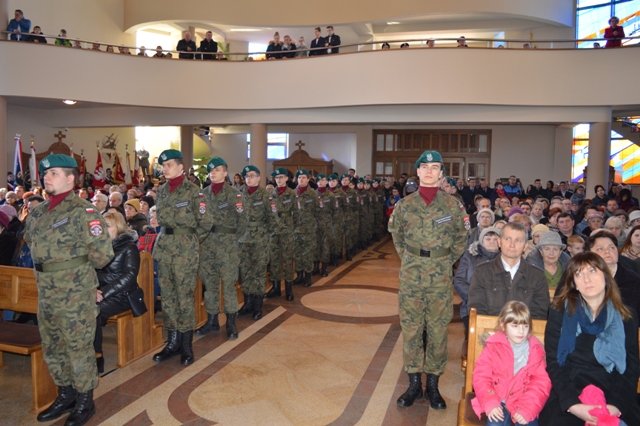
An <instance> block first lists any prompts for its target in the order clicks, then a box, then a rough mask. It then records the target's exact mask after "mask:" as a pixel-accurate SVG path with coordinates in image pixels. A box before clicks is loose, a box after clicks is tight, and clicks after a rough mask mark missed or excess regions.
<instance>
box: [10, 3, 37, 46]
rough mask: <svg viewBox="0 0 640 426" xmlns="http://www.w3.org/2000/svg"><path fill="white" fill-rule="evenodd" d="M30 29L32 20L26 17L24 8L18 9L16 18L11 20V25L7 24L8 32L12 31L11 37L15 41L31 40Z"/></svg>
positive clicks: (15, 13) (15, 14)
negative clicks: (23, 11)
mask: <svg viewBox="0 0 640 426" xmlns="http://www.w3.org/2000/svg"><path fill="white" fill-rule="evenodd" d="M30 29H31V21H30V20H28V19H27V18H25V17H24V13H22V10H20V9H16V10H15V12H14V18H13V19H12V20H10V21H9V25H7V32H8V33H11V36H10V37H9V38H10V39H11V40H14V41H27V40H29V30H30ZM23 34H24V35H23Z"/></svg>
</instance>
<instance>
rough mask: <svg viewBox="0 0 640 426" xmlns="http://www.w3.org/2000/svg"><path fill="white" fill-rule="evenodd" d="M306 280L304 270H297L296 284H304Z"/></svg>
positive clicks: (294, 281)
mask: <svg viewBox="0 0 640 426" xmlns="http://www.w3.org/2000/svg"><path fill="white" fill-rule="evenodd" d="M303 281H304V271H296V279H295V280H293V283H294V284H295V285H299V284H302V283H303Z"/></svg>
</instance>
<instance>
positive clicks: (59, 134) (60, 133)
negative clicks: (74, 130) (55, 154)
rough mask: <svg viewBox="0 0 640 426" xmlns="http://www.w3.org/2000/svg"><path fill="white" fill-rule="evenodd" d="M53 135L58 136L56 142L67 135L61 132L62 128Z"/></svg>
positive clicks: (60, 141)
mask: <svg viewBox="0 0 640 426" xmlns="http://www.w3.org/2000/svg"><path fill="white" fill-rule="evenodd" d="M53 137H55V138H58V142H59V143H62V139H64V138H66V137H67V135H65V134H64V133H62V130H58V133H56V134H55V135H53Z"/></svg>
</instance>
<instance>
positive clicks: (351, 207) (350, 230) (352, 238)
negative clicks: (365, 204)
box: [342, 174, 360, 260]
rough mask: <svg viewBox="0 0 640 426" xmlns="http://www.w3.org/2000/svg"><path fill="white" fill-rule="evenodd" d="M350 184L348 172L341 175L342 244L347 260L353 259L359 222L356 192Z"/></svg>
mask: <svg viewBox="0 0 640 426" xmlns="http://www.w3.org/2000/svg"><path fill="white" fill-rule="evenodd" d="M351 185H352V183H351V176H350V175H348V174H344V175H342V191H343V192H344V193H345V215H344V246H345V254H346V257H347V260H351V259H353V256H354V255H355V254H356V243H357V239H358V235H357V234H358V227H359V223H360V217H359V216H358V211H359V209H360V207H358V194H357V192H356V190H355V189H354V188H352V187H351Z"/></svg>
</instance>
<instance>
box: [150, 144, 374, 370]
mask: <svg viewBox="0 0 640 426" xmlns="http://www.w3.org/2000/svg"><path fill="white" fill-rule="evenodd" d="M158 163H159V164H160V165H161V166H162V170H163V174H164V176H165V178H166V179H167V182H166V183H165V184H164V185H162V186H161V187H160V189H159V191H158V196H157V218H158V223H159V224H160V226H161V227H162V228H161V231H160V235H159V236H158V240H157V242H156V245H155V248H154V253H153V254H154V258H155V259H156V260H158V278H159V281H160V287H161V292H162V304H163V311H164V314H165V328H166V330H167V332H168V338H167V343H166V346H165V347H164V348H163V349H162V351H160V352H159V353H157V354H155V355H154V357H153V359H154V360H155V361H158V362H160V361H164V360H166V359H168V358H171V357H173V356H174V355H178V354H180V355H181V358H180V360H181V363H182V364H183V365H189V364H191V363H193V361H194V356H193V350H192V342H193V333H194V328H195V313H194V303H193V300H194V299H193V296H194V294H193V293H194V283H195V281H196V276H200V278H201V280H202V282H203V284H204V287H205V294H204V300H205V308H206V310H207V322H206V323H205V324H204V325H203V326H202V327H200V328H199V329H198V330H196V333H197V334H199V335H203V334H206V333H208V332H211V331H217V330H220V322H219V319H218V315H219V313H220V312H219V311H220V294H221V293H222V296H223V299H224V313H225V316H226V333H227V337H228V338H229V339H230V340H231V339H236V338H237V337H238V330H237V327H236V319H237V316H238V315H239V314H240V315H242V314H251V315H252V316H253V319H254V320H258V319H260V318H261V317H262V304H263V298H264V297H267V298H271V297H277V296H281V295H282V289H281V286H282V283H283V282H284V287H285V288H284V293H285V297H286V300H288V301H292V300H293V299H294V295H293V286H294V284H302V285H304V286H306V287H309V286H311V284H312V275H313V272H314V270H317V271H318V272H319V273H320V275H322V276H327V274H328V272H327V268H328V267H329V266H330V265H333V266H336V265H337V264H338V262H339V260H340V259H341V258H342V257H343V256H344V257H345V258H346V259H347V260H351V258H352V257H353V256H354V255H355V254H356V252H357V251H358V250H359V249H362V248H364V247H366V246H368V245H369V244H370V243H371V242H373V241H374V240H376V239H378V238H380V237H381V236H382V235H383V233H384V232H385V224H384V214H383V208H384V195H383V191H382V189H381V188H380V187H379V184H378V182H369V181H364V180H362V179H361V180H359V181H356V180H354V179H353V178H352V177H351V176H349V175H344V176H342V177H341V178H340V177H339V176H338V175H337V174H331V175H329V176H325V175H322V174H319V175H317V176H316V183H317V187H318V188H317V190H314V189H312V188H311V187H310V186H309V179H310V177H311V176H310V174H309V172H308V171H307V170H298V171H297V173H296V174H295V176H294V179H295V180H296V183H297V186H296V188H295V189H292V188H290V187H289V185H288V181H289V179H290V175H289V171H288V170H287V169H285V168H279V169H276V170H275V171H274V172H273V173H272V177H273V178H275V182H276V186H275V188H274V190H273V191H272V192H269V191H267V190H266V189H265V188H263V187H261V186H260V182H261V179H262V177H261V172H260V170H259V169H258V168H257V167H256V166H253V165H248V166H245V167H244V168H243V169H242V176H243V178H244V180H245V183H246V185H245V188H244V189H243V190H242V191H239V190H238V189H235V188H234V187H232V186H230V185H228V184H227V167H228V166H227V163H226V162H225V160H224V159H222V158H220V157H213V158H212V159H211V160H210V161H209V163H208V164H207V172H208V173H209V178H210V180H211V185H210V186H208V187H206V188H204V189H203V190H201V189H200V188H198V187H197V186H196V185H194V184H193V183H191V182H189V180H188V179H185V175H184V166H183V162H182V153H181V152H180V151H177V150H166V151H163V152H162V153H161V155H160V157H159V160H158ZM267 271H269V278H270V284H271V286H270V289H269V291H268V292H267V293H266V294H265V290H266V289H265V283H266V277H267ZM238 280H239V281H240V283H241V286H242V292H243V293H244V305H243V306H242V309H240V310H239V309H238V308H239V306H238V298H237V293H236V282H237V281H238Z"/></svg>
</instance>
